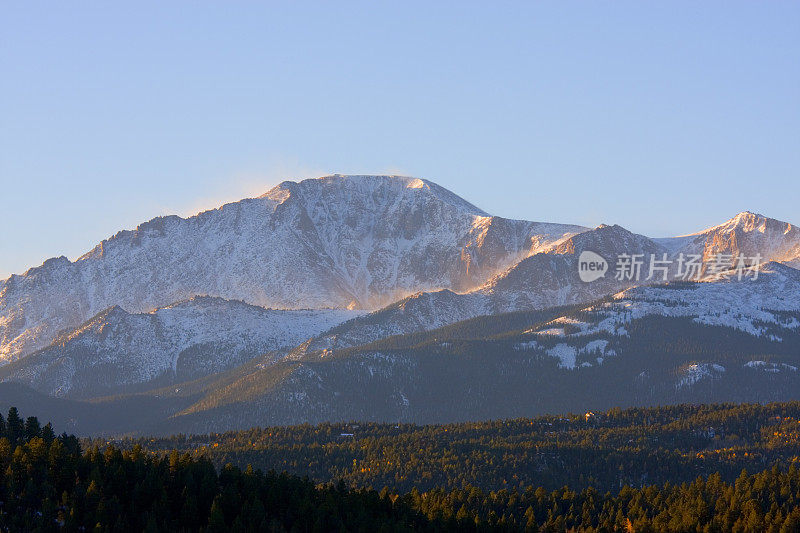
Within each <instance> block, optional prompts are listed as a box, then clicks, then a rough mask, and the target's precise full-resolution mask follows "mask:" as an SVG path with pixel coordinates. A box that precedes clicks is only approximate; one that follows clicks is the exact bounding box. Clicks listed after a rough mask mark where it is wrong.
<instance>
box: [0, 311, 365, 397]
mask: <svg viewBox="0 0 800 533" xmlns="http://www.w3.org/2000/svg"><path fill="white" fill-rule="evenodd" d="M357 314H358V312H355V311H348V310H305V311H303V310H299V311H283V310H272V309H264V308H262V307H256V306H252V305H248V304H245V303H243V302H238V301H229V300H222V299H220V298H212V297H195V298H192V299H190V300H187V301H183V302H179V303H176V304H173V305H170V306H168V307H163V308H160V309H156V310H154V311H151V312H150V313H142V314H131V313H128V312H126V311H125V310H123V309H122V308H121V307H119V306H114V307H112V308H109V309H106V310H104V311H102V312H101V313H99V314H97V315H96V316H95V317H93V318H92V319H91V320H89V321H88V322H86V323H84V324H83V325H81V326H80V327H78V328H77V329H75V330H72V331H69V332H66V333H62V334H60V335H59V336H58V337H57V338H56V339H55V341H54V342H53V343H52V344H51V345H50V346H48V347H47V348H45V349H43V350H40V351H38V352H36V353H34V354H31V355H30V356H28V357H25V358H23V359H21V360H18V361H16V362H14V363H11V364H9V365H6V366H4V367H0V380H3V381H8V380H13V381H19V382H22V383H25V384H27V385H30V386H32V387H33V388H35V389H37V390H39V391H40V392H45V393H47V394H51V395H55V396H70V397H83V396H102V395H103V394H110V393H119V392H121V391H123V390H126V388H130V387H132V386H136V385H142V384H147V383H149V384H150V386H151V387H152V386H154V384H153V382H154V381H155V384H156V385H157V384H166V383H172V382H178V381H186V380H191V379H195V378H199V377H202V376H207V375H209V374H213V373H216V372H222V371H224V370H228V369H230V368H233V367H235V366H237V365H240V364H242V363H244V362H246V361H248V360H249V359H251V358H253V357H255V356H257V355H261V354H264V353H266V352H269V351H271V350H276V349H278V348H281V347H291V346H295V345H297V344H299V343H301V342H302V341H304V340H305V339H307V338H309V337H313V336H314V335H317V334H319V333H321V332H322V331H324V330H326V329H329V328H330V327H332V326H334V325H336V324H337V323H340V322H342V321H345V320H347V319H349V318H352V317H353V316H355V315H357Z"/></svg>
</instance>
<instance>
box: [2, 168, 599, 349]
mask: <svg viewBox="0 0 800 533" xmlns="http://www.w3.org/2000/svg"><path fill="white" fill-rule="evenodd" d="M584 229H585V228H581V227H579V226H569V225H560V224H541V223H534V222H527V221H517V220H508V219H503V218H498V217H490V216H488V215H487V214H486V213H484V212H483V211H481V210H480V209H478V208H476V207H474V206H473V205H471V204H469V203H468V202H466V201H464V200H463V199H461V198H459V197H458V196H456V195H455V194H453V193H451V192H450V191H447V190H446V189H443V188H442V187H439V186H438V185H436V184H434V183H431V182H429V181H426V180H420V179H414V178H405V177H397V176H340V175H335V176H328V177H324V178H320V179H311V180H304V181H301V182H299V183H295V182H284V183H281V184H280V185H278V186H277V187H275V188H274V189H272V190H271V191H269V192H268V193H266V194H265V195H263V196H262V197H260V198H251V199H245V200H241V201H239V202H235V203H231V204H227V205H224V206H222V207H220V208H219V209H213V210H210V211H205V212H203V213H200V214H198V215H196V216H193V217H190V218H186V219H183V218H180V217H177V216H168V217H159V218H155V219H153V220H151V221H149V222H146V223H144V224H142V225H140V226H139V227H138V228H137V229H136V230H134V231H121V232H119V233H118V234H117V235H115V236H114V237H112V238H110V239H108V240H104V241H103V242H101V243H100V244H99V245H97V246H96V247H95V248H94V249H93V250H92V251H90V252H89V253H87V254H86V255H84V256H82V257H81V258H80V259H78V260H76V261H75V262H70V261H69V260H67V259H66V258H64V257H60V258H54V259H49V260H48V261H45V263H44V264H43V265H42V266H40V267H37V268H32V269H30V270H28V271H27V272H25V273H24V274H23V275H14V276H11V277H10V278H9V279H7V280H5V281H3V282H0V363H2V362H8V361H12V360H14V359H17V358H19V357H21V356H24V355H26V354H29V353H31V352H33V351H34V350H37V349H41V348H44V347H45V346H47V345H48V344H49V343H50V342H51V341H52V340H53V338H54V337H55V335H56V333H57V332H59V331H61V330H64V329H71V328H74V327H77V326H78V325H80V324H81V323H83V322H84V321H86V320H88V319H89V318H90V317H92V316H94V315H95V314H96V313H98V312H100V311H101V310H103V309H106V308H108V307H110V306H113V305H119V306H120V307H122V308H123V309H125V310H127V311H130V312H148V311H150V310H151V309H154V308H157V307H160V306H164V305H168V304H169V303H171V302H174V301H179V300H182V299H186V298H191V297H192V296H194V295H197V294H206V295H211V296H218V297H223V298H228V299H238V300H243V301H246V302H247V303H250V304H254V305H260V306H264V307H273V308H282V309H296V308H344V307H352V308H361V309H375V308H379V307H381V306H383V305H386V304H388V303H390V302H393V301H396V300H397V299H400V298H403V297H405V296H407V295H409V294H413V293H416V292H418V291H421V290H422V291H427V290H438V289H441V288H449V289H453V290H457V291H466V290H469V289H472V288H475V287H477V286H479V285H481V284H482V283H484V282H485V281H486V280H487V279H489V278H490V277H492V276H493V275H495V274H496V273H497V272H499V271H502V270H504V269H506V268H508V267H509V266H510V265H512V264H514V263H515V262H517V261H519V260H520V259H521V258H523V257H526V256H527V255H529V254H531V253H535V252H536V251H538V250H539V249H541V248H543V247H546V246H548V245H550V244H552V243H553V242H556V241H558V240H561V239H563V238H564V237H565V236H569V235H572V234H574V233H577V232H581V231H583V230H584Z"/></svg>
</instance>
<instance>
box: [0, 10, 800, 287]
mask: <svg viewBox="0 0 800 533" xmlns="http://www.w3.org/2000/svg"><path fill="white" fill-rule="evenodd" d="M799 58H800V3H798V2H792V3H789V2H730V1H725V2H696V1H691V2H685V3H681V2H660V3H655V2H639V1H636V2H587V3H564V2H546V3H534V2H514V3H502V4H497V3H495V2H476V3H464V2H452V3H446V2H438V3H435V5H432V3H431V2H419V3H412V2H378V3H373V2H365V3H350V2H321V3H301V2H291V3H290V2H283V3H277V2H275V3H270V2H258V3H246V2H214V3H210V2H209V3H206V2H185V3H183V2H177V1H176V2H152V3H147V2H142V1H137V2H128V3H127V5H123V3H122V2H102V3H101V2H98V3H91V2H4V3H3V4H2V5H1V6H0V117H1V118H0V120H1V121H2V127H0V205H1V209H0V277H5V276H7V275H8V274H10V273H12V272H22V271H24V270H25V269H26V268H27V267H29V266H34V265H38V264H40V263H41V262H42V261H43V260H44V259H45V258H47V257H51V256H56V255H62V254H63V255H67V256H68V257H70V258H71V259H74V258H75V257H77V256H78V255H80V254H81V253H83V252H84V251H86V250H88V249H90V248H91V247H92V246H93V245H94V244H95V243H96V242H97V241H99V240H100V239H102V238H104V237H107V236H109V235H111V234H113V233H115V232H116V231H118V230H120V229H123V228H132V227H134V226H136V225H137V224H138V223H139V222H142V221H145V220H147V219H149V218H152V217H153V216H157V215H160V214H166V213H178V214H183V215H186V214H191V213H192V212H194V211H197V210H199V209H201V208H208V207H213V206H215V205H216V204H219V203H222V202H224V201H230V200H234V199H237V198H239V197H242V196H248V195H255V194H258V193H260V192H263V191H265V190H267V189H268V188H269V187H270V186H272V185H274V184H276V183H277V182H279V181H281V180H283V179H290V178H294V177H310V176H314V175H321V174H326V173H333V172H341V173H403V174H408V175H414V176H418V177H424V178H428V179H431V180H433V181H435V182H437V183H439V184H441V185H443V186H445V187H447V188H449V189H451V190H453V191H454V192H456V193H458V194H460V195H461V196H463V197H465V198H467V199H468V200H470V201H472V202H473V203H475V204H477V205H479V206H480V207H482V208H483V209H485V210H487V211H489V212H491V213H493V214H497V215H502V216H506V217H517V218H527V219H533V220H545V221H559V222H573V223H579V224H585V225H591V226H594V225H597V224H599V223H619V224H621V225H623V226H625V227H627V228H629V229H631V230H633V231H637V232H640V233H644V234H647V235H651V236H666V235H672V234H679V233H687V232H690V231H694V230H698V229H700V228H702V227H705V226H709V225H712V224H714V223H716V222H720V221H722V220H724V219H727V218H729V217H731V216H733V215H734V214H735V213H737V212H739V211H742V210H746V209H747V210H752V211H759V212H762V213H764V214H767V215H769V216H773V217H775V218H779V219H783V220H787V221H790V222H794V223H800V210H798V200H800V59H799Z"/></svg>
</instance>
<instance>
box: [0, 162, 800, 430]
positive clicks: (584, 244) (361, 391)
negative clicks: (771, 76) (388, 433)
mask: <svg viewBox="0 0 800 533" xmlns="http://www.w3.org/2000/svg"><path fill="white" fill-rule="evenodd" d="M586 251H590V252H594V253H595V254H598V255H599V256H601V257H603V258H605V259H606V260H608V263H609V264H610V267H609V268H610V269H613V268H614V261H615V259H616V258H617V257H619V256H620V254H641V257H642V258H643V263H642V267H641V268H642V272H643V273H644V274H645V275H644V276H642V277H641V278H640V279H638V280H637V279H627V278H624V277H622V279H620V277H618V276H615V275H614V274H613V273H612V272H611V271H609V272H608V273H607V274H606V275H605V276H603V277H601V278H600V279H598V280H596V281H593V282H591V283H586V282H584V281H581V279H580V277H579V274H578V272H579V265H578V263H579V258H580V256H581V253H582V252H586ZM681 254H683V255H684V256H689V255H695V254H696V255H699V256H701V257H702V258H703V259H704V260H705V261H710V260H711V259H712V258H713V257H714V256H715V255H717V254H728V255H730V256H734V257H735V256H738V255H739V254H742V255H744V256H747V257H750V258H753V257H760V258H761V264H759V265H754V264H752V265H747V267H748V268H747V270H746V272H745V275H744V276H742V275H741V272H740V273H739V275H738V276H737V275H736V273H734V272H733V271H725V272H722V273H716V275H713V276H712V275H710V273H708V272H703V277H701V278H699V279H696V280H686V281H684V280H679V279H677V278H675V274H676V271H675V266H674V261H673V263H672V264H671V266H670V267H669V274H670V277H669V280H668V281H666V282H665V281H664V280H663V279H660V278H659V276H656V277H655V278H652V277H651V279H646V278H647V274H648V272H649V271H650V267H651V266H655V263H653V264H651V261H653V259H654V258H661V257H663V256H665V255H666V256H668V257H669V258H671V260H672V259H674V258H676V257H678V256H680V255H681ZM798 267H800V230H798V228H797V227H796V226H794V225H792V224H790V223H786V222H781V221H777V220H774V219H770V218H767V217H765V216H762V215H759V214H755V213H750V212H744V213H740V214H738V215H736V216H735V217H734V218H732V219H730V220H729V221H727V222H724V223H722V224H720V225H717V226H715V227H712V228H709V229H707V230H703V231H700V232H698V233H695V234H692V235H686V236H680V237H672V238H656V239H654V238H648V237H645V236H643V235H638V234H635V233H632V232H630V231H629V230H627V229H625V228H622V227H620V226H617V225H601V226H598V227H596V228H585V227H581V226H577V225H571V224H555V223H545V222H532V221H524V220H511V219H505V218H501V217H496V216H491V215H488V214H487V213H485V212H484V211H482V210H480V209H479V208H477V207H475V206H473V205H472V204H470V203H468V202H466V201H465V200H463V199H461V198H459V197H458V196H456V195H455V194H454V193H452V192H450V191H448V190H446V189H444V188H442V187H440V186H438V185H436V184H434V183H432V182H430V181H427V180H421V179H416V178H406V177H398V176H341V175H334V176H327V177H324V178H319V179H310V180H303V181H301V182H298V183H295V182H284V183H281V184H280V185H278V186H277V187H275V188H274V189H272V190H270V191H269V192H267V193H266V194H264V195H263V196H261V197H258V198H251V199H245V200H241V201H239V202H235V203H231V204H226V205H224V206H222V207H220V208H218V209H214V210H210V211H205V212H202V213H199V214H198V215H196V216H193V217H189V218H180V217H177V216H170V217H159V218H156V219H153V220H151V221H149V222H146V223H144V224H141V225H140V226H139V227H137V228H136V229H135V230H133V231H121V232H119V233H118V234H116V235H115V236H113V237H111V238H109V239H107V240H104V241H103V242H101V243H100V244H98V245H97V246H96V247H95V248H94V249H92V250H91V251H89V252H88V253H86V254H85V255H83V256H82V257H80V258H78V259H77V260H75V261H69V260H68V259H66V258H64V257H61V258H55V259H50V260H48V261H46V262H45V263H44V264H43V265H41V266H39V267H35V268H31V269H29V270H28V271H26V272H25V273H24V274H21V275H13V276H11V277H10V278H8V279H6V280H3V281H0V365H2V366H0V381H2V382H3V383H0V393H2V394H0V404H2V403H11V402H16V404H17V405H23V406H24V405H26V404H30V405H35V406H36V408H37V410H38V412H43V414H48V415H49V416H50V417H51V418H52V419H53V420H56V421H59V420H60V421H62V423H63V424H65V425H68V426H70V430H72V431H77V432H79V433H81V432H87V433H88V432H95V433H98V432H99V433H115V434H116V433H137V432H146V431H150V432H168V431H176V430H180V431H193V432H198V431H199V432H203V431H221V430H224V429H237V428H243V427H249V426H253V425H263V424H287V423H299V422H305V421H311V422H318V421H324V420H356V419H360V420H383V421H386V420H389V421H395V420H397V421H412V422H447V421H455V420H475V419H481V418H500V417H506V416H530V415H533V414H537V413H542V412H548V411H553V410H559V411H564V410H583V409H590V408H595V409H596V408H602V407H610V406H615V405H642V404H652V403H672V402H679V401H699V400H702V401H706V400H714V401H727V400H742V401H744V400H747V401H766V400H771V399H796V397H797V395H798V392H800V373H798V371H797V369H798V367H800V350H798V347H800V329H799V328H798V327H799V326H800V271H799V270H797V268H798ZM589 391H591V392H589ZM42 410H44V411H42ZM114 413H117V414H119V413H126V415H125V416H122V417H119V418H117V417H116V416H115V414H114Z"/></svg>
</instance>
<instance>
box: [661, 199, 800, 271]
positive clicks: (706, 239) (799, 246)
mask: <svg viewBox="0 0 800 533" xmlns="http://www.w3.org/2000/svg"><path fill="white" fill-rule="evenodd" d="M655 240H656V241H657V242H658V243H659V244H662V245H663V246H665V247H667V248H668V249H670V251H672V252H674V253H681V252H683V253H686V254H700V255H702V256H703V258H709V257H711V256H714V255H716V254H733V255H735V256H736V255H739V254H742V255H744V256H746V257H754V256H755V255H756V254H760V255H761V256H762V257H763V261H764V262H768V261H777V262H779V263H785V264H787V265H789V266H793V267H795V268H797V267H800V228H798V227H797V226H794V225H792V224H790V223H788V222H781V221H780V220H775V219H772V218H767V217H765V216H764V215H759V214H756V213H751V212H749V211H744V212H742V213H739V214H738V215H736V216H735V217H733V218H732V219H730V220H728V221H727V222H724V223H722V224H720V225H718V226H714V227H712V228H708V229H706V230H703V231H700V232H697V233H693V234H691V235H685V236H682V237H672V238H666V239H655Z"/></svg>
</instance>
